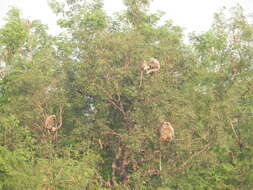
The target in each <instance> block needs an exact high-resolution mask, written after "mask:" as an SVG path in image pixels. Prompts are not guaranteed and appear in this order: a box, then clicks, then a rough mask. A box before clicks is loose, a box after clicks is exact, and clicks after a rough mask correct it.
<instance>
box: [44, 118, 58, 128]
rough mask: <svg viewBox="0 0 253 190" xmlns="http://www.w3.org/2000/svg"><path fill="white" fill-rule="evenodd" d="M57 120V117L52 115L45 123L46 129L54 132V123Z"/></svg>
mask: <svg viewBox="0 0 253 190" xmlns="http://www.w3.org/2000/svg"><path fill="white" fill-rule="evenodd" d="M55 120H56V116H55V115H50V116H48V117H47V118H46V121H45V128H47V129H49V130H53V129H54V128H55V127H54V125H53V122H54V121H55Z"/></svg>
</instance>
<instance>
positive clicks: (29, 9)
mask: <svg viewBox="0 0 253 190" xmlns="http://www.w3.org/2000/svg"><path fill="white" fill-rule="evenodd" d="M238 3H239V4H240V5H242V6H243V8H244V9H245V11H246V13H247V14H252V13H253V0H154V1H153V2H152V4H151V7H150V9H151V11H155V10H161V11H164V12H165V13H166V15H165V16H164V17H163V19H171V20H172V21H173V22H174V24H176V25H179V26H181V27H184V28H185V29H186V33H188V32H192V31H197V32H201V31H205V30H207V29H208V28H209V27H210V25H211V23H212V21H213V14H214V13H215V12H217V11H218V10H219V9H220V8H221V7H223V6H226V7H227V8H230V7H231V6H234V5H236V4H238ZM104 4H105V10H106V11H107V12H108V13H109V14H111V13H113V12H115V11H120V10H123V9H124V6H123V4H122V0H104ZM10 6H16V7H17V8H19V9H21V10H22V13H23V16H24V17H25V18H30V19H39V20H41V21H42V23H44V24H47V25H48V26H49V32H50V33H53V34H55V33H57V31H59V28H58V27H57V26H56V17H55V15H54V14H53V13H52V11H51V9H50V8H49V7H48V5H47V0H0V26H2V25H3V23H4V21H3V17H4V16H5V15H6V12H7V11H8V9H9V7H10ZM252 24H253V23H252Z"/></svg>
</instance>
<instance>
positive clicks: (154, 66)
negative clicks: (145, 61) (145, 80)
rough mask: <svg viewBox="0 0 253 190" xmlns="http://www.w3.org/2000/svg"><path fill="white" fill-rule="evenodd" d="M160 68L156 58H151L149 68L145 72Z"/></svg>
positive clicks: (155, 70)
mask: <svg viewBox="0 0 253 190" xmlns="http://www.w3.org/2000/svg"><path fill="white" fill-rule="evenodd" d="M159 70H160V63H159V61H158V60H157V59H156V58H151V61H150V68H149V69H148V71H147V72H146V73H147V74H149V73H153V72H157V71H159Z"/></svg>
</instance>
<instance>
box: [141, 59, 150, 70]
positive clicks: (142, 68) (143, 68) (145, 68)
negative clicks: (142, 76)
mask: <svg viewBox="0 0 253 190" xmlns="http://www.w3.org/2000/svg"><path fill="white" fill-rule="evenodd" d="M149 69H150V66H148V64H147V62H146V61H143V62H142V64H141V70H142V71H144V72H147V71H148V70H149Z"/></svg>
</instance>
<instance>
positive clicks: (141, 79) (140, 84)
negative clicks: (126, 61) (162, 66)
mask: <svg viewBox="0 0 253 190" xmlns="http://www.w3.org/2000/svg"><path fill="white" fill-rule="evenodd" d="M142 80H143V71H141V81H140V86H139V87H140V88H141V85H142Z"/></svg>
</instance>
